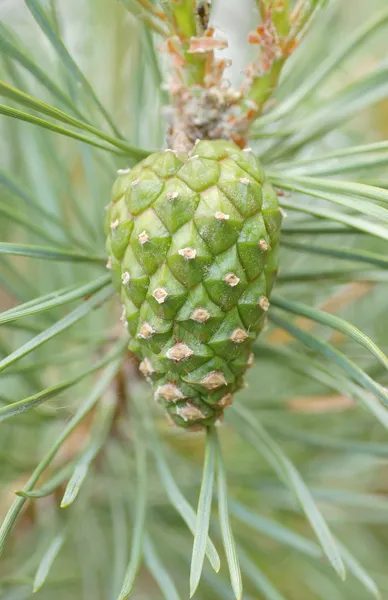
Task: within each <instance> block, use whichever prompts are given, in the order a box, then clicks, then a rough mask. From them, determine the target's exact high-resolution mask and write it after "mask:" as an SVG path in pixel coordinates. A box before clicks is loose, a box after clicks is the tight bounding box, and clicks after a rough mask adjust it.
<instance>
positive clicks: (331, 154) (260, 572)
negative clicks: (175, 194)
mask: <svg viewBox="0 0 388 600" xmlns="http://www.w3.org/2000/svg"><path fill="white" fill-rule="evenodd" d="M126 4H127V3H125V2H118V1H117V2H116V1H115V2H112V1H109V0H93V1H91V0H90V1H86V0H85V1H84V2H75V1H74V0H66V1H65V0H57V2H55V1H54V0H51V1H46V2H37V1H35V0H28V1H26V3H23V2H19V1H16V0H14V1H13V2H3V3H0V17H1V19H2V21H1V24H0V52H1V60H0V71H1V79H2V80H4V82H6V84H8V86H13V88H17V89H18V90H22V91H23V92H24V93H26V94H28V95H29V96H31V97H33V98H35V99H38V100H39V101H40V102H41V103H47V104H48V105H50V106H55V107H56V108H57V109H59V110H61V111H64V112H65V113H66V114H67V115H70V116H71V117H72V119H77V120H79V121H80V122H81V125H82V127H81V126H79V125H78V126H76V125H74V123H73V124H71V123H69V122H66V121H63V119H62V120H56V119H55V117H52V115H47V112H46V113H44V112H42V105H40V106H39V104H35V105H32V104H31V100H29V101H28V102H29V104H28V103H27V104H26V99H25V98H24V100H23V102H24V104H23V103H22V98H21V96H20V95H19V96H15V95H13V96H12V95H10V91H9V88H7V86H2V87H0V95H1V96H2V99H1V101H2V102H3V101H4V106H7V107H9V110H8V112H7V110H6V109H4V110H3V112H4V114H6V115H8V116H9V117H18V118H6V117H1V119H0V137H1V142H0V144H1V150H0V152H1V157H2V163H1V169H0V186H1V197H0V215H1V218H0V235H1V240H2V243H1V244H0V284H1V289H0V302H1V306H2V308H3V309H4V313H3V315H1V316H0V324H1V325H2V327H1V337H0V370H1V372H0V382H1V387H0V486H1V495H0V515H1V516H4V517H5V521H4V523H5V525H3V529H2V530H1V534H0V545H1V544H2V542H6V543H5V545H4V549H3V554H2V559H1V562H0V598H1V600H22V599H24V598H25V599H27V598H31V596H32V589H33V588H35V589H36V590H37V591H36V593H35V596H34V597H36V598H37V600H40V599H42V600H43V599H45V598H47V599H48V598H50V599H51V598H53V596H55V598H58V599H62V598H63V599H66V600H67V599H69V598H74V599H76V600H78V599H80V600H81V599H82V600H84V599H85V600H89V599H91V598H93V600H96V599H101V600H105V599H108V598H109V599H110V598H112V599H115V598H116V597H117V596H118V594H119V592H120V590H121V587H122V583H123V579H124V575H125V572H126V569H127V565H128V562H130V564H132V567H134V568H135V570H136V567H137V566H138V565H137V559H140V550H139V548H137V546H136V544H137V543H138V542H139V544H140V546H141V537H142V535H143V531H142V525H143V524H144V523H145V524H146V534H145V535H144V540H143V552H144V560H143V563H142V565H141V566H140V570H139V573H138V578H137V580H136V583H135V587H134V590H133V593H132V597H133V598H135V599H141V598H147V600H153V599H154V598H155V599H157V598H158V599H159V598H161V597H166V598H168V600H174V599H175V598H187V597H188V580H189V570H190V555H191V546H192V536H191V534H190V532H189V531H188V529H187V527H186V525H185V522H184V521H186V524H187V525H189V522H191V525H192V526H191V527H190V526H189V529H192V530H194V529H195V523H194V526H193V523H192V519H193V512H192V509H189V508H188V507H187V503H186V505H185V503H184V502H183V501H182V497H181V495H180V494H184V497H185V498H186V500H187V501H189V502H190V504H191V506H196V504H197V498H198V493H199V488H200V485H201V477H202V463H203V457H204V451H205V450H204V449H205V443H204V436H203V435H202V434H190V435H187V434H185V433H182V432H180V431H177V430H176V429H171V428H169V426H168V425H167V424H166V423H165V420H164V416H163V415H161V414H160V412H159V411H158V409H157V407H155V406H154V405H153V403H152V401H151V398H150V393H149V390H148V388H147V387H143V386H142V385H140V384H139V383H135V376H134V373H135V367H136V365H134V363H133V362H132V360H130V359H128V358H127V356H126V354H125V344H126V333H125V331H123V328H122V325H121V324H120V321H119V316H120V308H121V307H120V305H119V302H118V300H117V299H116V298H115V297H111V296H112V292H111V289H110V287H109V285H108V279H109V278H108V277H107V276H106V273H105V270H104V265H105V259H104V237H103V215H104V206H105V204H106V203H107V201H108V199H109V194H110V186H111V182H112V180H113V178H114V173H115V170H117V169H118V168H123V167H126V166H128V164H129V165H131V164H133V163H134V162H135V161H136V160H138V158H139V156H140V155H141V150H139V149H140V148H146V149H153V148H157V147H163V145H164V137H165V129H164V124H163V120H162V112H163V111H162V106H163V103H164V102H165V94H164V92H163V89H161V75H160V71H159V67H158V63H160V64H161V67H162V69H164V70H165V69H166V68H167V65H165V64H164V63H165V58H164V56H159V54H158V53H157V55H155V52H154V48H153V44H152V37H151V34H150V33H149V31H148V30H147V29H146V27H145V26H144V25H143V24H142V23H141V22H139V21H138V20H136V19H135V18H134V17H133V15H132V14H131V13H130V11H129V10H127V9H128V8H129V6H128V5H126ZM215 4H216V6H215V24H216V26H217V27H219V28H220V29H222V30H224V31H225V32H226V34H227V35H228V32H229V31H231V32H232V33H231V36H232V40H233V44H231V48H230V51H231V52H232V53H233V52H234V51H236V52H237V53H239V56H237V57H236V60H235V61H234V64H235V65H236V64H238V65H240V63H243V59H242V58H241V56H242V55H243V50H241V48H242V40H243V39H244V38H245V35H246V33H247V31H248V30H249V29H250V28H251V27H252V16H253V15H254V17H255V19H256V14H255V13H253V12H251V8H252V10H253V6H251V7H250V6H246V7H244V8H243V7H242V3H234V2H229V3H228V2H226V1H223V0H218V1H217V2H216V3H215ZM252 4H253V3H252ZM237 5H238V6H237ZM41 6H43V7H44V9H45V14H46V15H47V18H48V21H47V23H48V26H49V32H50V33H49V35H48V29H47V27H46V33H44V32H43V31H42V27H39V26H38V24H37V22H36V20H38V21H39V15H40V14H41V13H40V12H39V7H41ZM34 17H35V19H36V20H35V19H34ZM47 23H46V25H47ZM236 23H238V28H237V27H236ZM371 23H372V24H373V23H375V26H373V27H372V26H371V25H370V24H371ZM376 23H379V24H380V25H381V26H379V27H377V25H376ZM40 24H41V26H42V22H41V23H40ZM44 28H45V27H44V26H43V29H44ZM360 28H365V31H368V32H369V31H370V35H369V34H365V35H364V37H363V38H357V31H358V30H359V29H360ZM387 30H388V10H387V7H386V3H385V2H383V1H381V0H370V1H369V2H368V3H365V2H361V0H360V1H358V2H353V1H351V0H346V1H345V0H344V1H343V0H337V1H335V0H333V1H331V2H330V1H329V2H328V3H327V5H326V7H325V8H324V9H322V10H321V12H320V13H319V15H318V16H317V18H316V19H315V23H314V25H313V27H312V29H311V31H310V33H309V34H308V35H307V37H306V39H305V41H304V42H303V43H302V44H301V45H300V47H299V48H298V49H297V51H296V52H295V54H294V56H293V57H292V58H291V60H290V61H289V63H288V64H287V66H286V68H285V71H284V75H283V77H282V79H281V83H280V86H279V89H278V92H277V93H276V95H275V98H276V101H277V102H276V104H274V105H272V106H271V105H269V106H268V111H267V112H266V113H265V114H264V115H263V116H262V117H260V118H259V119H258V121H257V123H256V125H255V128H254V131H253V134H252V142H251V145H252V147H253V148H254V150H255V151H256V152H257V153H258V155H259V156H260V157H261V158H262V160H263V163H264V164H265V165H266V167H267V169H268V172H269V173H270V176H271V178H272V180H273V182H274V183H275V184H276V185H277V186H278V187H279V188H282V189H284V196H281V198H280V200H281V202H282V205H283V208H284V210H286V212H287V214H288V216H287V218H286V219H285V223H284V232H283V252H282V257H281V272H280V275H279V279H278V283H277V285H276V289H275V295H274V298H273V306H272V308H271V311H270V317H271V319H270V322H269V327H268V329H267V331H266V332H265V334H264V335H263V336H262V337H261V339H260V341H259V343H258V344H257V347H256V352H255V353H256V364H255V367H254V368H253V369H251V371H250V373H249V384H250V385H249V387H248V388H247V389H246V390H244V391H243V392H242V393H240V395H239V396H238V402H236V407H234V408H231V409H228V411H227V415H226V418H225V424H224V426H223V427H222V428H221V429H220V430H219V432H218V434H219V438H220V440H221V444H222V449H223V455H224V463H225V470H226V473H227V480H228V490H229V512H230V516H231V521H232V526H233V532H234V536H235V539H236V543H237V546H238V550H239V556H240V564H241V570H242V575H243V581H244V599H246V600H251V599H253V598H265V599H266V600H284V599H287V600H320V599H322V600H363V599H364V598H368V597H370V596H371V595H372V596H374V597H381V598H385V597H388V577H387V575H386V559H387V552H386V547H387V534H388V529H387V524H388V500H387V496H386V494H387V493H388V478H387V474H386V468H387V457H388V444H387V442H386V429H387V427H388V412H387V410H386V408H385V406H384V404H385V405H386V404H387V391H386V388H384V386H387V382H388V378H387V370H386V367H387V359H386V358H385V357H384V355H383V353H384V352H385V353H386V352H387V349H388V319H387V281H388V276H387V265H388V259H387V239H388V228H387V221H388V212H387V209H386V206H387V202H388V191H387V188H388V178H387V175H386V168H385V167H386V165H387V164H388V142H387V141H386V140H387V136H388V119H387V114H388V113H387V106H388V104H387V102H388V99H387V98H388V83H387V82H388V77H387V74H388V71H387V63H386V36H387ZM50 36H51V39H50ZM60 39H63V40H64V43H65V46H62V45H61V44H60V43H58V40H60ZM351 39H359V40H360V42H359V43H355V44H353V47H351V48H349V52H348V53H346V52H343V54H342V55H341V49H342V48H344V45H345V44H346V43H348V42H349V41H350V40H351ZM159 42H160V40H159V39H156V47H158V43H159ZM65 48H67V50H68V52H69V53H68V54H67V52H66V50H65ZM240 52H241V55H240ZM341 56H343V57H344V60H341ZM70 57H72V58H70ZM73 61H75V62H73ZM330 61H331V62H330ZM326 67H327V69H326V71H325V68H326ZM320 75H321V77H320ZM231 76H232V77H233V78H234V77H236V78H238V76H239V74H238V72H236V69H235V70H234V71H232V73H231ZM12 110H13V111H23V113H25V114H28V115H32V118H35V119H38V118H40V119H45V120H46V121H48V122H49V123H55V124H56V126H57V127H60V128H62V130H63V129H65V130H66V131H67V132H69V131H70V132H71V133H75V134H76V135H80V136H84V137H86V138H87V139H88V140H89V141H90V140H91V139H92V140H94V141H95V142H97V143H98V144H102V145H103V146H105V147H106V148H108V149H109V151H103V150H99V149H96V148H94V147H93V146H92V145H91V144H89V143H84V142H83V141H81V140H80V139H73V138H71V137H68V135H67V136H65V135H57V134H56V133H53V132H52V131H49V130H47V129H45V128H41V127H37V126H36V125H32V124H31V123H28V122H24V121H22V120H20V117H21V116H22V115H21V114H20V112H19V113H17V112H13V113H12ZM35 123H36V121H35ZM90 128H92V129H93V128H94V131H92V130H91V129H90ZM66 131H65V133H66ZM62 132H63V131H62ZM109 138H110V140H109ZM112 140H113V142H112ZM127 140H128V141H127ZM376 142H381V144H380V145H373V144H374V143H376ZM352 148H353V150H352ZM139 152H140V154H139ZM362 184H364V185H362ZM80 299H84V300H85V301H84V302H81V303H80ZM24 303H28V304H24ZM287 303H288V304H287ZM300 304H302V305H303V306H300ZM20 305H21V306H20ZM68 305H69V306H68ZM96 307H97V308H98V310H95V308H96ZM306 307H307V308H306ZM308 309H310V312H309V313H308V314H306V310H308ZM295 313H296V315H295ZM332 314H333V315H336V316H337V317H339V318H340V320H335V319H333V318H330V315H332ZM325 315H326V316H325ZM345 319H346V321H345ZM349 323H351V324H352V325H353V326H355V327H357V330H356V329H354V327H353V328H352V327H351V326H350V325H349ZM361 332H362V333H361ZM371 340H373V342H372V341H371ZM374 344H375V345H374ZM42 390H44V391H43V392H42ZM129 395H130V401H129V399H128V396H129ZM30 408H33V410H30ZM9 417H12V418H9ZM285 455H286V456H287V457H288V459H287V458H285ZM291 460H292V462H289V461H291ZM37 465H39V466H38V467H37ZM295 469H297V473H296V475H295ZM298 472H299V473H300V475H301V476H302V477H303V480H304V482H306V484H308V489H309V490H310V491H311V496H310V495H309V493H308V490H307V488H306V487H305V484H304V483H303V481H302V480H301V479H300V476H299V475H298ZM205 474H206V473H205ZM171 478H173V481H172V480H171ZM174 481H175V483H174ZM284 484H285V485H284ZM177 486H179V489H178V488H177ZM17 490H22V491H23V494H24V496H23V495H21V496H20V495H18V496H15V491H17ZM78 492H79V493H78ZM215 492H216V493H215V494H214V495H215V500H218V499H220V500H221V499H222V492H221V497H220V487H218V492H217V488H216V487H215ZM145 498H146V500H145ZM73 501H74V504H73ZM182 502H183V504H182ZM61 503H62V506H63V508H59V507H60V505H61ZM213 504H214V506H213V510H214V511H215V509H216V505H217V502H214V503H213ZM220 504H221V502H220ZM10 507H11V509H10ZM176 508H178V512H181V514H183V520H182V519H181V518H180V516H179V515H178V513H177V511H176ZM318 510H319V511H320V512H318ZM9 511H10V512H9ZM304 513H305V514H304ZM321 513H322V515H323V517H322V516H321ZM306 514H307V517H308V518H307V519H306ZM17 516H18V518H17V519H16V517H17ZM215 517H216V513H215V512H214V514H212V518H211V526H210V531H211V535H212V540H213V542H214V544H215V546H216V547H217V550H218V551H219V552H220V554H221V571H220V573H219V575H216V574H215V573H214V572H213V571H212V569H211V567H210V564H209V562H208V561H207V562H206V561H205V565H204V571H203V578H202V581H201V584H200V587H199V588H198V592H197V593H196V596H195V597H196V598H198V599H199V600H200V599H203V600H205V599H206V600H208V599H213V598H222V599H223V600H226V599H228V598H233V593H232V589H231V587H230V584H229V581H228V569H227V563H226V560H225V556H224V555H223V554H222V553H221V548H222V543H221V534H220V530H219V527H218V525H217V519H216V518H215ZM190 519H191V521H190ZM309 521H310V524H309ZM222 522H223V521H222V519H221V523H222ZM326 524H327V525H328V527H329V528H330V530H331V532H332V533H333V536H335V539H336V540H337V542H338V543H337V545H336V543H335V542H334V541H332V540H333V538H331V536H330V533H329V531H328V530H326ZM11 529H12V532H11ZM314 530H315V533H316V534H317V535H318V541H316V538H315V537H314ZM8 533H11V535H9V537H8ZM6 538H7V539H6ZM139 540H140V541H139ZM325 540H326V543H328V544H329V548H327V547H325ZM319 542H320V543H321V545H320V544H319ZM331 542H332V544H333V547H331V546H330V543H331ZM322 546H324V547H325V548H324V550H325V552H326V557H325V554H324V551H323V550H322V549H321V548H322ZM327 557H329V559H330V560H331V562H332V563H333V564H334V567H336V568H337V571H339V572H341V570H342V566H341V564H340V562H341V558H339V557H342V560H343V562H344V564H345V568H346V570H347V578H346V580H345V582H342V581H341V579H340V578H338V576H337V575H336V573H335V571H334V570H333V569H332V566H331V565H330V564H329V560H328V559H327ZM213 560H214V561H215V562H217V561H216V559H215V558H214V554H213ZM131 561H132V562H131ZM377 588H378V589H379V590H380V594H381V595H380V596H379V592H378V591H377ZM177 590H178V591H177Z"/></svg>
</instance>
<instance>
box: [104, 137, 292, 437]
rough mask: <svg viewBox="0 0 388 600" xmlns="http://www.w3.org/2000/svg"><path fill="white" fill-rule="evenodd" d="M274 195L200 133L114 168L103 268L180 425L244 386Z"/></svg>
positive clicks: (257, 322)
mask: <svg viewBox="0 0 388 600" xmlns="http://www.w3.org/2000/svg"><path fill="white" fill-rule="evenodd" d="M280 225H281V214H280V210H279V207H278V201H277V196H276V194H275V192H274V190H273V188H272V187H271V185H270V184H269V183H268V182H267V181H266V180H265V177H264V173H263V170H262V168H261V166H260V164H259V162H258V161H257V159H256V158H255V156H254V154H253V152H252V151H251V150H249V149H247V150H240V149H239V148H238V147H237V146H236V145H235V144H234V143H231V142H227V141H225V140H217V141H199V142H198V143H197V144H196V145H195V147H194V148H193V150H192V152H191V153H190V154H189V155H186V154H179V153H177V152H174V151H172V150H166V151H165V152H156V153H155V154H152V155H151V156H149V157H147V158H146V159H145V160H143V161H142V162H141V163H140V164H138V165H137V166H136V167H135V168H134V169H132V170H129V169H128V170H125V171H120V172H119V177H118V179H117V180H116V182H115V184H114V186H113V192H112V202H111V204H110V205H109V208H108V211H107V220H106V235H107V251H108V255H109V259H108V266H109V267H110V268H111V270H112V278H113V282H114V284H115V286H116V287H117V289H118V290H119V291H120V294H121V300H122V302H123V305H124V308H123V316H124V318H126V321H127V324H128V330H129V333H130V336H131V341H130V345H129V348H130V349H131V350H132V351H133V352H134V353H135V354H136V355H137V356H138V357H139V358H140V359H141V361H142V362H141V364H140V370H141V372H142V373H143V374H144V375H145V376H146V377H147V379H148V380H149V381H150V382H152V385H153V388H154V391H155V399H156V400H157V401H158V402H159V403H160V404H161V405H162V406H164V408H165V409H166V411H167V413H168V414H169V415H170V416H171V418H172V420H173V421H174V422H175V423H176V424H177V425H180V426H181V427H185V428H193V429H197V428H198V427H203V426H209V425H211V424H213V423H214V422H215V421H216V420H217V419H218V418H220V417H221V416H222V412H223V409H224V408H225V407H226V406H228V405H229V404H230V403H231V401H232V395H233V394H234V392H236V391H237V390H238V389H239V388H241V387H242V386H243V382H244V373H245V371H246V369H247V368H248V367H249V366H250V365H251V364H252V358H253V356H252V354H251V348H252V343H253V342H254V340H255V338H256V337H257V335H258V333H259V332H260V331H261V329H262V328H263V326H264V323H265V314H266V311H267V310H268V305H269V303H268V297H269V295H270V292H271V289H272V286H273V283H274V279H275V276H276V272H277V269H278V242H279V231H280Z"/></svg>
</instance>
